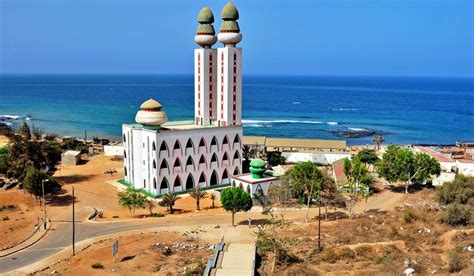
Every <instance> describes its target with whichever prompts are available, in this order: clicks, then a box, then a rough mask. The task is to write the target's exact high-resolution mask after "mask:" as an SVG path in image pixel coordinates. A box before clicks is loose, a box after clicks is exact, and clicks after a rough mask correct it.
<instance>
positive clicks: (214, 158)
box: [211, 153, 217, 163]
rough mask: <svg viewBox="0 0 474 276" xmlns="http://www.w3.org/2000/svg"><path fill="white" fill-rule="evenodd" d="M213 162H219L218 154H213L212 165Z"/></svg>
mask: <svg viewBox="0 0 474 276" xmlns="http://www.w3.org/2000/svg"><path fill="white" fill-rule="evenodd" d="M212 162H217V154H216V153H213V154H212V157H211V163H212Z"/></svg>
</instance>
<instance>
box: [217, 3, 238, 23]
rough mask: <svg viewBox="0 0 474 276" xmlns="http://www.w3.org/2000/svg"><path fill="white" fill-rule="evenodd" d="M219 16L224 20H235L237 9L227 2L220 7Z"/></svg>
mask: <svg viewBox="0 0 474 276" xmlns="http://www.w3.org/2000/svg"><path fill="white" fill-rule="evenodd" d="M221 18H222V19H224V20H237V19H239V11H238V10H237V8H236V7H235V6H234V4H232V3H231V2H229V3H227V4H226V5H225V6H224V8H223V9H222V12H221Z"/></svg>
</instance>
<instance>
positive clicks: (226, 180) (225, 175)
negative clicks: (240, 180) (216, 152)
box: [221, 169, 230, 184]
mask: <svg viewBox="0 0 474 276" xmlns="http://www.w3.org/2000/svg"><path fill="white" fill-rule="evenodd" d="M229 181H230V179H229V173H228V172H227V169H224V172H223V173H222V181H221V183H222V184H229Z"/></svg>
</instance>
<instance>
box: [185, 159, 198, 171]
mask: <svg viewBox="0 0 474 276" xmlns="http://www.w3.org/2000/svg"><path fill="white" fill-rule="evenodd" d="M190 165H193V170H195V169H196V166H195V165H194V160H193V158H192V157H191V156H188V159H187V160H186V169H187V168H188V166H190Z"/></svg>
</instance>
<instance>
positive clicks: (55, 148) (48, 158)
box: [41, 140, 62, 169]
mask: <svg viewBox="0 0 474 276" xmlns="http://www.w3.org/2000/svg"><path fill="white" fill-rule="evenodd" d="M41 153H42V154H43V156H44V161H45V164H46V166H47V167H48V168H51V169H52V168H54V167H55V166H56V164H58V163H59V161H61V153H62V151H61V145H60V144H59V143H58V142H56V141H49V140H45V141H44V142H42V143H41Z"/></svg>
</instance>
